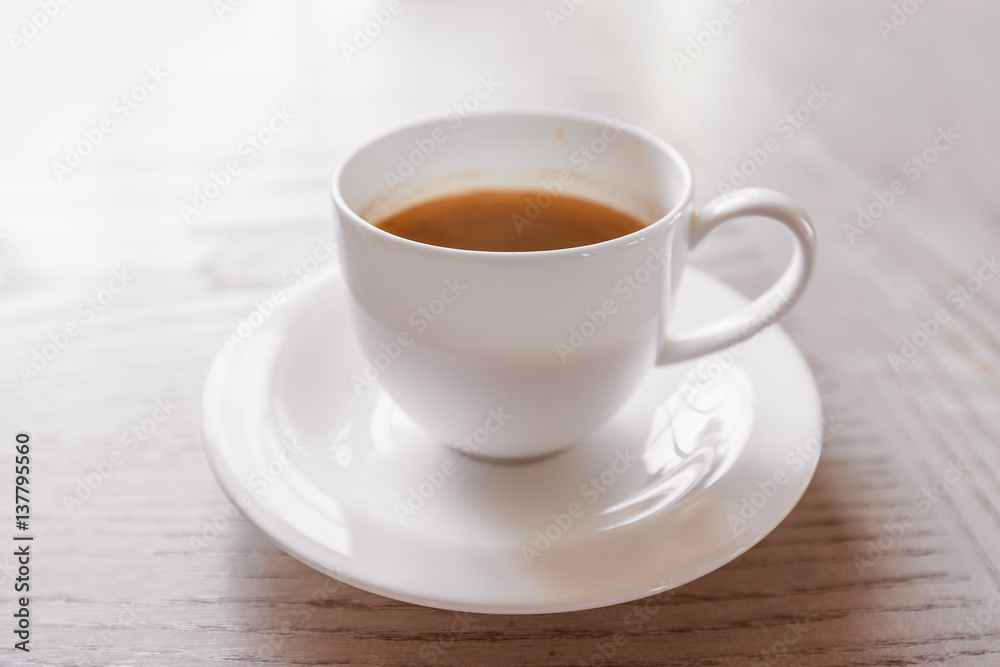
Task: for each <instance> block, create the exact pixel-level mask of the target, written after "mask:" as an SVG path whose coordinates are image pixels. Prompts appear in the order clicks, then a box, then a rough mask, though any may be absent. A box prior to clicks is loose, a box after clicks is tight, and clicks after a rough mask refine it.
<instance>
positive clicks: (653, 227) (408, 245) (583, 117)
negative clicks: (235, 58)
mask: <svg viewBox="0 0 1000 667" xmlns="http://www.w3.org/2000/svg"><path fill="white" fill-rule="evenodd" d="M517 117H521V118H534V119H538V118H543V119H553V120H555V119H567V120H575V121H584V122H588V123H593V124H605V125H606V124H609V123H615V124H616V126H617V127H620V128H621V129H622V131H623V132H627V133H629V134H631V135H633V136H634V137H636V138H638V139H641V140H642V141H644V142H646V143H647V144H651V145H653V146H654V147H656V148H657V149H658V150H659V151H660V152H661V153H664V154H666V155H667V156H668V157H669V158H670V159H671V161H672V162H673V163H674V164H675V165H676V166H677V168H678V169H680V173H681V178H682V187H681V197H680V198H679V199H678V201H677V202H676V203H675V204H674V205H673V206H672V207H671V208H670V210H668V211H667V212H666V213H665V214H664V215H663V216H661V217H660V218H659V219H657V220H655V221H653V222H651V223H649V224H648V225H646V226H644V227H643V228H642V229H637V230H636V231H634V232H630V233H628V234H625V235H624V236H616V237H615V238H613V239H608V240H607V241H601V242H599V243H591V244H589V245H583V246H571V247H568V248H556V249H553V250H530V251H521V252H518V251H500V250H468V249H464V248H450V247H447V246H438V245H433V244H430V243H424V242H422V241H414V240H412V239H408V238H404V237H402V236H397V235H395V234H393V233H391V232H387V231H385V230H384V229H382V228H380V227H378V226H377V225H376V224H375V223H373V222H369V221H368V220H365V219H364V218H362V217H361V216H360V215H359V214H358V212H357V211H355V210H354V209H353V208H352V207H351V206H348V204H347V202H346V201H344V198H343V195H342V193H341V188H340V185H341V181H342V180H343V177H344V172H345V171H346V169H347V167H348V166H349V165H350V164H351V162H352V161H353V160H354V159H355V158H356V157H357V156H358V155H360V154H361V153H362V152H363V151H365V150H367V149H368V148H369V147H370V146H372V145H373V144H375V143H377V142H380V141H382V140H384V139H388V138H389V137H392V136H393V135H396V134H399V133H401V132H408V131H412V130H414V129H417V128H420V127H428V128H431V127H434V126H437V125H439V124H440V123H441V118H440V117H434V118H429V119H424V120H418V121H415V122H412V123H406V124H404V125H400V126H397V127H395V128H393V129H390V130H387V131H385V132H382V133H380V134H377V135H375V136H373V137H370V138H369V139H367V140H366V141H364V142H363V143H362V144H360V145H359V146H357V147H355V148H354V149H352V150H351V151H350V152H348V153H347V155H345V156H344V157H343V158H342V159H341V161H340V164H338V165H337V169H336V171H335V172H334V175H333V181H332V183H331V193H332V195H333V201H334V204H335V206H336V208H337V210H338V212H340V213H341V214H346V215H345V217H346V219H347V220H349V221H350V222H351V223H352V224H353V225H354V226H355V227H356V228H357V229H358V230H359V231H361V232H362V233H363V234H366V235H368V236H372V237H375V238H377V239H379V240H380V241H383V242H385V243H387V244H389V245H390V246H394V247H396V248H399V249H409V250H411V251H420V252H423V253H429V254H432V255H437V256H439V257H449V258H452V259H462V258H465V259H475V260H478V261H489V260H503V261H507V262H509V261H511V260H516V261H537V260H540V259H549V258H555V257H566V256H584V257H586V256H589V255H591V254H593V253H603V252H607V251H613V250H617V249H619V248H624V247H627V246H631V245H634V244H636V243H638V242H640V241H642V240H643V239H644V238H645V236H646V235H648V234H649V233H650V232H659V231H661V230H662V229H663V228H666V227H669V226H670V225H672V224H674V223H675V222H677V220H679V219H681V217H682V213H683V211H684V209H685V208H686V207H687V206H688V205H689V203H690V202H691V201H692V200H693V199H694V176H693V174H692V172H691V167H690V166H689V165H688V163H687V160H685V159H684V156H683V155H681V153H680V151H678V150H677V149H676V148H674V147H673V146H672V145H671V144H669V143H667V142H666V141H665V140H664V139H662V138H660V137H658V136H657V135H655V134H653V133H652V132H649V131H647V130H644V129H642V128H641V127H638V126H636V125H633V124H631V123H626V122H622V121H620V120H618V119H617V118H614V119H612V118H608V117H606V116H601V115H599V114H592V113H587V112H582V111H570V110H562V109H548V108H514V109H501V110H493V111H485V112H482V113H478V112H477V113H475V114H472V115H471V116H470V118H471V119H476V120H482V119H490V118H517Z"/></svg>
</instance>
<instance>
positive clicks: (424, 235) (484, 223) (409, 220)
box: [375, 190, 645, 252]
mask: <svg viewBox="0 0 1000 667" xmlns="http://www.w3.org/2000/svg"><path fill="white" fill-rule="evenodd" d="M375 224H376V226H377V227H379V228H381V229H384V230H385V231H387V232H390V233H392V234H395V235H396V236H402V237H403V238H407V239H411V240H413V241H419V242H421V243H429V244H431V245H437V246H444V247H446V248H460V249H463V250H487V251H494V252H529V251H533V250H555V249H558V248H575V247H577V246H585V245H590V244H592V243H600V242H601V241H607V240H610V239H613V238H617V237H619V236H624V235H626V234H631V233H632V232H635V231H638V230H639V229H642V228H643V227H645V225H644V224H643V223H642V222H640V221H639V220H637V219H636V218H633V217H632V216H631V215H628V214H627V213H623V212H622V211H619V210H617V209H614V208H611V207H610V206H606V205H605V204H601V203H598V202H595V201H591V200H589V199H582V198H580V197H574V196H570V195H559V196H555V197H553V196H551V195H549V193H547V192H545V191H537V192H536V191H532V190H477V191H473V192H465V193H462V194H457V195H450V196H446V197H441V198H439V199H433V200H430V201H426V202H422V203H420V204H417V205H415V206H412V207H410V208H408V209H405V210H403V211H400V212H399V213H395V214H393V215H391V216H389V217H387V218H385V219H383V220H379V221H377V222H376V223H375Z"/></svg>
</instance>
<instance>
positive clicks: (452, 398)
mask: <svg viewBox="0 0 1000 667" xmlns="http://www.w3.org/2000/svg"><path fill="white" fill-rule="evenodd" d="M484 188H485V189H526V190H536V191H538V192H539V193H540V194H539V195H538V196H537V197H534V198H533V199H530V200H528V201H526V202H525V211H524V215H523V216H521V217H519V218H512V222H511V224H513V225H523V224H530V219H531V217H532V215H533V214H535V215H537V213H536V209H533V208H532V206H535V207H544V206H546V205H548V203H549V202H551V197H554V196H559V195H560V194H562V193H568V194H572V195H576V196H579V197H585V198H589V199H593V200H597V201H600V202H603V203H605V204H608V205H611V206H613V207H616V208H619V209H621V210H623V211H625V212H628V213H631V214H633V215H634V216H636V217H637V218H639V219H640V220H643V221H648V222H649V224H648V226H646V227H644V228H643V229H641V230H639V231H637V232H634V233H632V234H628V235H626V236H621V237H618V238H615V239H612V240H610V241H605V242H603V243H597V244H594V245H589V246H582V247H575V248H563V249H559V250H545V251H537V252H518V253H513V252H506V253H505V252H485V251H473V250H459V249H454V248H444V247H439V246H433V245H427V244H424V243H420V242H417V241H412V240H409V239H405V238H402V237H399V236H395V235H393V234H390V233H388V232H386V231H384V230H382V229H379V228H378V227H377V226H376V224H373V223H377V222H378V221H379V219H381V218H383V217H385V216H387V215H389V214H392V213H395V212H397V211H399V210H401V209H404V208H407V207H409V206H411V205H413V204H415V203H417V202H420V201H424V200H427V199H431V198H434V197H437V196H441V195H447V194H454V193H459V192H466V191H470V190H475V189H484ZM692 198H693V180H692V176H691V170H690V168H689V167H688V165H687V163H686V162H685V161H684V159H683V158H682V157H681V155H680V154H679V153H678V152H677V151H676V150H675V149H674V148H673V147H671V146H670V145H669V144H667V143H666V142H665V141H663V140H662V139H660V138H659V137H656V136H654V135H652V134H650V133H648V132H646V131H644V130H641V129H639V128H636V127H632V126H629V125H626V124H624V123H619V122H617V121H612V120H609V119H605V118H601V117H597V116H591V115H585V114H580V113H568V112H562V111H559V112H549V111H514V112H504V113H492V114H484V115H479V116H473V117H470V118H465V119H451V120H450V121H449V120H433V121H430V122H425V123H420V124H417V125H411V126H408V127H404V128H402V129H399V130H395V131H393V132H390V133H389V134H386V135H383V136H381V137H379V138H377V139H374V140H372V141H370V142H368V143H366V144H365V145H364V146H362V147H361V148H359V149H358V150H356V151H355V152H353V153H352V154H351V155H350V156H348V157H347V158H346V160H345V161H344V162H343V163H342V164H341V166H340V168H339V169H338V171H337V174H336V176H335V177H334V181H333V200H334V204H335V208H336V214H337V217H338V219H339V221H340V232H341V245H340V247H341V258H342V263H343V272H344V275H345V278H346V283H347V286H348V291H349V292H350V294H351V296H352V299H351V302H352V305H353V313H354V325H355V329H356V331H357V334H358V338H359V340H360V343H361V346H362V349H363V350H364V351H365V354H366V355H367V357H368V364H367V365H366V366H365V369H364V376H363V377H361V376H359V377H357V378H354V380H355V381H356V382H360V383H367V382H370V381H378V382H380V383H381V384H382V386H384V388H385V389H386V391H387V392H388V393H389V395H390V396H391V397H392V398H393V399H394V400H395V401H396V402H397V403H398V405H399V406H400V407H401V408H402V409H403V410H404V411H405V412H407V413H408V414H409V415H410V416H411V417H412V418H413V419H414V420H415V421H416V422H417V423H419V424H421V425H422V426H423V427H425V428H426V429H427V430H428V431H429V432H430V433H431V434H433V435H435V436H436V437H438V438H440V439H441V440H442V441H443V442H445V443H448V444H450V445H453V446H456V447H458V448H460V449H462V450H464V451H468V452H470V453H472V454H474V455H477V456H481V457H486V458H496V459H524V458H531V457H535V456H540V455H544V454H548V453H551V452H555V451H558V450H560V449H563V448H565V447H567V446H570V445H572V444H573V443H575V442H577V441H578V440H580V439H581V438H582V437H583V436H585V435H587V434H588V433H590V432H592V431H593V430H595V429H597V428H598V427H600V426H601V425H602V424H604V423H605V422H606V421H607V420H609V419H610V418H611V417H612V416H613V415H614V414H615V412H616V411H617V410H618V409H619V408H620V407H621V406H622V404H623V403H624V402H625V401H626V399H628V398H629V396H630V395H631V394H632V393H633V392H634V390H635V389H636V388H637V387H638V385H639V383H640V382H641V381H642V380H643V378H644V377H645V376H646V374H647V373H649V372H650V371H651V370H652V369H653V368H654V366H656V365H662V364H670V363H673V362H678V361H684V360H687V359H692V358H694V357H698V356H701V355H705V354H709V353H711V352H714V351H717V350H720V349H723V348H725V347H728V346H730V345H733V344H734V343H737V342H739V341H741V340H744V339H746V338H748V337H750V336H752V335H753V334H755V333H756V332H758V331H759V330H761V329H762V328H764V327H766V326H768V325H769V324H771V323H773V322H774V321H775V320H777V319H778V318H779V317H780V316H781V315H782V314H784V312H785V311H786V310H787V309H788V308H789V307H791V305H792V304H794V303H795V301H796V300H797V299H798V298H799V296H800V295H801V294H802V291H803V290H804V288H805V286H806V283H807V282H808V280H809V276H810V274H811V271H812V266H813V258H814V254H815V238H814V234H813V230H812V227H811V226H810V222H809V217H808V215H807V214H806V212H805V211H804V210H803V209H802V207H801V206H799V205H798V204H797V203H795V202H794V201H793V200H792V199H791V198H790V197H788V196H786V195H784V194H781V193H778V192H775V191H773V190H765V189H762V188H746V189H742V190H736V191H734V192H731V193H729V194H726V195H723V196H720V197H718V198H717V199H715V200H713V201H712V202H711V203H709V204H708V205H707V206H705V208H704V209H702V210H701V211H698V212H694V210H693V205H692ZM746 216H763V217H767V218H771V219H774V220H777V221H778V222H780V223H782V224H784V225H785V226H786V227H788V229H790V230H791V231H792V232H793V237H794V239H795V249H794V254H793V258H792V260H791V263H790V264H789V266H788V268H787V269H786V270H785V272H784V273H783V275H782V276H781V277H780V278H779V279H778V281H777V282H776V283H775V284H774V285H773V286H772V287H771V288H770V289H769V290H768V291H767V292H766V293H765V294H763V295H762V296H761V297H759V298H758V299H756V300H755V301H753V302H752V303H750V304H749V305H748V306H747V307H746V308H745V309H744V310H743V311H741V312H738V313H735V314H733V315H731V316H729V317H726V318H724V319H722V320H720V321H718V322H716V323H714V324H712V325H710V326H706V327H703V328H700V329H698V330H697V331H693V332H689V333H686V334H683V335H674V334H671V335H669V336H668V335H667V331H668V330H669V329H670V307H669V303H670V302H671V298H670V296H671V295H672V294H673V292H674V289H675V287H676V286H677V284H678V281H679V278H680V276H681V272H682V271H683V269H684V263H685V260H686V257H687V252H688V248H690V247H693V246H695V245H697V244H698V242H700V241H701V240H702V239H703V238H704V237H705V235H706V234H708V232H710V231H711V230H712V229H714V228H715V227H716V226H718V225H719V224H721V223H723V222H725V221H727V220H731V219H733V218H741V217H746ZM665 304H667V305H665ZM775 304H778V305H777V306H776V305H775ZM359 372H361V371H359Z"/></svg>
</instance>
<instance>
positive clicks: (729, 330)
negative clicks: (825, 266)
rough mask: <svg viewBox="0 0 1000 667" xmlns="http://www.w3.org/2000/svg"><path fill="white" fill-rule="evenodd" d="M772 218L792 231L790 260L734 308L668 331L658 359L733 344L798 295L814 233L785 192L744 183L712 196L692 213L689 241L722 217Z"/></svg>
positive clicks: (813, 246) (812, 259) (667, 360)
mask: <svg viewBox="0 0 1000 667" xmlns="http://www.w3.org/2000/svg"><path fill="white" fill-rule="evenodd" d="M751 215H753V216H762V217H765V218H771V219H772V220H777V221H778V222H780V223H781V224H783V225H785V226H786V227H788V229H790V230H791V231H792V234H793V235H794V237H795V242H796V243H795V248H794V252H793V255H792V261H791V262H790V263H789V264H788V268H786V269H785V272H784V273H783V274H781V277H780V278H778V280H777V282H775V283H774V285H772V286H771V288H770V289H768V290H767V291H766V292H764V293H763V294H762V295H760V296H759V297H757V298H756V299H755V300H754V301H752V302H750V303H749V304H747V305H746V306H744V307H743V308H742V309H741V310H739V311H738V312H736V313H734V314H732V315H729V316H728V317H724V318H722V319H721V320H718V321H716V322H713V323H712V324H708V325H706V326H703V327H700V328H698V329H695V330H694V331H691V332H689V333H685V334H680V335H677V336H667V338H666V340H664V341H663V345H662V346H661V348H660V354H659V357H658V358H657V360H656V363H657V365H664V364H672V363H676V362H678V361H687V360H688V359H693V358H695V357H700V356H702V355H705V354H711V353H712V352H716V351H718V350H721V349H724V348H727V347H729V346H730V345H734V344H736V343H738V342H740V341H742V340H746V339H747V338H749V337H750V336H753V335H754V334H755V333H757V332H758V331H760V330H761V329H763V328H765V327H767V326H769V325H771V324H773V323H774V322H776V321H777V320H778V318H780V317H781V316H782V315H784V314H785V313H786V312H788V310H789V309H790V308H791V307H792V306H793V305H794V304H795V302H796V301H798V299H799V297H800V296H802V292H803V291H805V288H806V285H807V284H808V282H809V277H810V275H812V270H813V265H814V263H815V257H816V234H815V233H814V232H813V228H812V224H811V223H810V221H809V214H808V213H806V212H805V211H804V210H803V209H802V207H801V206H799V204H798V203H797V202H796V201H795V200H793V199H792V198H791V197H789V196H788V195H785V194H782V193H780V192H776V191H774V190H768V189H766V188H743V189H742V190H734V191H733V192H729V193H726V194H724V195H721V196H719V197H716V198H715V199H713V200H712V201H711V202H709V203H708V204H707V205H706V206H705V208H704V209H702V210H701V211H700V212H697V213H695V214H694V215H693V216H692V218H691V230H690V236H689V244H690V247H691V248H694V247H695V246H697V245H698V244H699V243H701V240H702V239H704V238H705V236H707V235H708V233H709V232H711V231H712V230H713V229H715V228H716V227H718V226H719V225H721V224H722V223H724V222H726V221H728V220H732V219H734V218H742V217H744V216H751Z"/></svg>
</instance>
